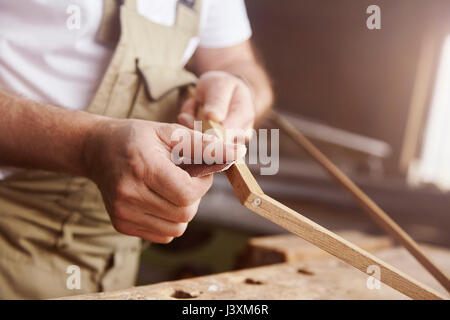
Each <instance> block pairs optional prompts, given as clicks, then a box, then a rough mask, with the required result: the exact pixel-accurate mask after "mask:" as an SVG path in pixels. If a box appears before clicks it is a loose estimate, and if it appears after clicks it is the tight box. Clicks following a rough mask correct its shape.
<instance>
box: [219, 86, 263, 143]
mask: <svg viewBox="0 0 450 320" xmlns="http://www.w3.org/2000/svg"><path fill="white" fill-rule="evenodd" d="M254 118H255V110H254V106H253V99H252V95H251V92H250V91H249V90H248V89H247V88H245V87H244V86H243V85H239V86H238V87H237V88H236V90H235V91H234V94H233V97H232V99H231V101H230V108H229V112H228V115H227V119H226V120H225V121H224V123H223V126H224V127H225V128H229V129H242V130H245V131H247V132H245V136H247V137H248V136H250V134H251V132H248V131H250V129H252V128H253V122H254Z"/></svg>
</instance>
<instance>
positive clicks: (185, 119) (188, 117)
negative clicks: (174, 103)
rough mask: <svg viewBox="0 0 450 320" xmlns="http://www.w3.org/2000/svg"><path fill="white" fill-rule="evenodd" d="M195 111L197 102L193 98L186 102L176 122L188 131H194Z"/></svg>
mask: <svg viewBox="0 0 450 320" xmlns="http://www.w3.org/2000/svg"><path fill="white" fill-rule="evenodd" d="M196 110H197V101H196V100H195V98H190V99H188V100H186V102H185V103H184V104H183V106H182V107H181V109H180V114H179V115H178V122H179V123H180V124H182V125H184V126H186V127H188V128H190V129H194V121H195V114H196Z"/></svg>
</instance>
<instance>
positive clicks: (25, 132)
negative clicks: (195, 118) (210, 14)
mask: <svg viewBox="0 0 450 320" xmlns="http://www.w3.org/2000/svg"><path fill="white" fill-rule="evenodd" d="M0 115H1V116H0V166H14V167H22V168H29V169H43V170H49V171H57V172H64V173H69V174H74V175H79V176H85V177H88V178H90V179H91V180H93V181H94V182H95V183H96V184H97V186H98V188H99V190H100V191H101V193H102V196H103V200H104V202H105V206H106V208H107V210H108V213H109V215H110V218H111V222H112V224H113V226H114V227H115V228H116V230H117V231H119V232H121V233H124V234H127V235H131V236H136V237H140V238H143V239H146V240H148V241H151V242H158V243H168V242H170V241H172V239H173V238H174V237H179V236H181V235H182V234H183V232H184V231H185V229H186V227H187V225H188V222H190V221H191V220H192V219H193V217H194V216H195V214H196V212H197V208H198V205H199V203H200V199H201V197H202V196H203V195H204V194H205V193H206V192H207V191H208V189H209V188H210V186H211V184H212V175H209V176H205V177H191V176H190V175H189V174H188V173H187V172H186V171H184V170H182V169H181V168H180V167H178V166H176V165H175V164H174V163H173V162H172V157H171V156H172V155H171V150H172V149H173V148H174V146H175V144H176V142H177V141H173V139H172V137H173V136H172V134H173V133H174V132H175V131H176V130H184V131H185V132H184V134H187V135H188V137H190V139H191V141H193V143H199V144H200V145H201V146H202V147H203V149H205V148H207V147H208V146H210V145H211V144H214V148H222V149H223V154H224V158H225V155H228V156H230V155H232V156H234V159H237V158H241V157H243V156H244V155H245V152H246V150H245V147H244V146H238V145H235V144H223V142H222V141H220V140H218V139H217V138H214V137H212V136H206V135H202V134H199V133H197V134H194V132H193V131H192V130H190V129H187V128H186V127H183V126H181V125H177V124H167V123H158V122H152V121H142V120H132V119H124V120H119V119H112V118H108V117H103V116H98V115H93V114H90V113H86V112H83V111H70V110H66V109H62V108H59V107H54V106H50V105H46V104H41V103H37V102H33V101H30V100H27V99H24V98H22V97H19V96H15V95H12V94H8V93H5V92H1V91H0ZM197 140H198V141H197ZM183 156H192V154H191V155H185V154H183ZM230 158H233V157H230Z"/></svg>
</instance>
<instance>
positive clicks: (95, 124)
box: [80, 115, 114, 181]
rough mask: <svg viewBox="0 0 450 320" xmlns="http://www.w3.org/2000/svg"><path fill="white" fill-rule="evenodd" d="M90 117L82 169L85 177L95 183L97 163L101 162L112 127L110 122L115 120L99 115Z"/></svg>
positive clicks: (82, 152) (82, 157) (82, 151)
mask: <svg viewBox="0 0 450 320" xmlns="http://www.w3.org/2000/svg"><path fill="white" fill-rule="evenodd" d="M89 116H90V119H89V121H88V124H87V126H86V128H85V134H84V138H83V143H82V149H81V156H80V159H81V160H80V169H81V172H82V175H83V176H84V177H87V178H89V179H91V180H94V181H95V177H96V167H97V165H96V163H98V161H99V160H100V159H99V158H100V155H101V154H102V151H101V150H102V144H103V143H104V142H103V141H104V140H105V136H106V135H107V132H108V128H109V127H110V122H111V121H114V120H112V119H110V118H107V117H104V116H99V115H89ZM100 161H101V160H100Z"/></svg>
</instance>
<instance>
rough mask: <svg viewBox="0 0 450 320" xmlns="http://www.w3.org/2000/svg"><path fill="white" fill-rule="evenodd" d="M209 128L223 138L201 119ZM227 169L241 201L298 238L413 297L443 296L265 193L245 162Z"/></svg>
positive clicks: (216, 126) (217, 130)
mask: <svg viewBox="0 0 450 320" xmlns="http://www.w3.org/2000/svg"><path fill="white" fill-rule="evenodd" d="M210 128H213V129H214V130H215V131H216V134H217V135H218V136H219V137H223V129H222V127H221V126H220V125H219V124H217V123H214V122H213V121H205V120H203V130H204V131H206V130H208V129H210ZM229 171H230V172H227V176H228V179H229V181H230V183H231V184H232V186H233V188H234V190H235V193H236V195H237V196H238V198H239V200H240V201H241V203H243V205H244V206H245V207H247V208H248V209H250V210H251V211H253V212H255V213H257V214H259V215H261V216H263V217H264V218H266V219H268V220H270V221H272V222H274V223H275V224H277V225H279V226H281V227H282V228H284V229H286V230H288V231H291V232H292V233H294V234H296V235H298V236H300V237H302V238H303V239H305V240H306V241H308V242H310V243H312V244H314V245H316V246H317V247H319V248H321V249H323V250H325V251H327V252H329V253H331V254H332V255H334V256H335V257H337V258H339V259H341V260H343V261H345V262H347V263H348V264H350V265H352V266H354V267H355V268H357V269H359V270H361V271H362V272H364V273H365V272H366V270H367V267H369V266H371V265H378V266H379V267H380V269H381V279H380V280H381V281H382V282H383V283H385V284H387V285H388V286H390V287H392V288H394V289H396V290H398V291H400V292H402V293H404V294H405V295H407V296H409V297H411V298H413V299H445V297H444V296H442V295H441V294H440V293H438V292H437V291H434V290H433V289H430V288H428V287H426V286H425V285H423V284H421V283H419V282H417V281H415V280H414V279H412V278H410V277H408V276H407V275H406V274H403V273H402V272H401V271H399V270H397V269H395V268H394V267H392V266H390V265H388V264H387V263H385V262H383V261H381V260H380V259H378V258H376V257H374V256H372V255H371V254H369V253H368V252H366V251H364V250H362V249H360V248H358V247H357V246H355V245H354V244H352V243H351V242H348V241H347V240H345V239H343V238H341V237H339V236H338V235H336V234H334V233H332V232H331V231H329V230H327V229H325V228H323V227H322V226H320V225H318V224H316V223H315V222H313V221H311V220H309V219H307V218H306V217H304V216H302V215H301V214H299V213H297V212H295V211H294V210H292V209H289V208H288V207H286V206H284V205H283V204H281V203H279V202H277V201H276V200H274V199H272V198H270V197H269V196H267V195H265V194H264V193H263V192H262V190H261V188H260V187H259V185H258V183H257V182H256V180H255V178H254V177H253V175H252V174H251V173H250V170H249V169H248V168H247V166H246V165H245V163H240V164H234V165H233V166H231V168H230V169H229ZM253 191H256V192H253Z"/></svg>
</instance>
